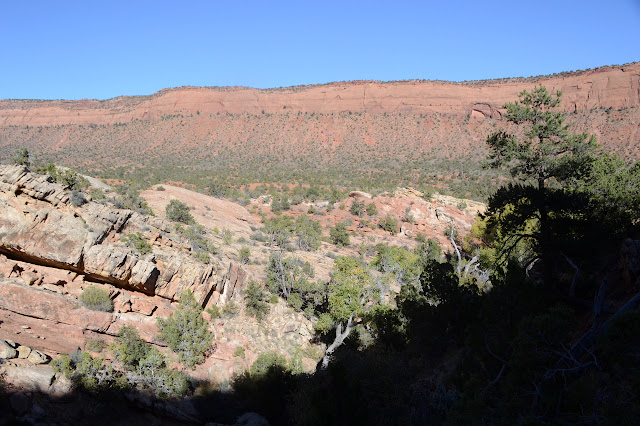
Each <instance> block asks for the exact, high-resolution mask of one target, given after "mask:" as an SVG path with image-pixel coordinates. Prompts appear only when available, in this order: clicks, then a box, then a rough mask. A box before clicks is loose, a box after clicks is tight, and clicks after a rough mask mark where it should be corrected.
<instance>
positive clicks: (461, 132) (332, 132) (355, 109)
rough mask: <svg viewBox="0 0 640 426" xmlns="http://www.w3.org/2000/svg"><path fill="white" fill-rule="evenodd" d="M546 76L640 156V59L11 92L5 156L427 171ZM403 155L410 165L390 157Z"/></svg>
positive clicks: (1, 127)
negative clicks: (387, 77)
mask: <svg viewBox="0 0 640 426" xmlns="http://www.w3.org/2000/svg"><path fill="white" fill-rule="evenodd" d="M536 84H543V85H545V86H546V87H548V88H549V89H550V90H561V91H562V92H563V101H562V105H561V107H562V108H563V109H564V110H565V111H566V112H567V113H569V115H568V122H569V123H570V124H571V125H572V129H573V130H574V131H576V132H588V133H594V134H596V135H597V137H598V141H599V143H600V144H601V145H602V146H603V147H604V148H605V149H607V150H610V151H615V152H618V153H619V154H621V155H623V156H627V157H629V158H631V159H639V158H640V144H638V137H639V136H640V63H634V64H630V65H625V66H612V67H603V68H599V69H595V70H589V71H580V72H572V73H564V74H562V75H556V76H547V77H536V78H529V79H510V80H501V81H480V82H469V83H457V84H456V83H445V82H424V81H407V82H390V83H381V82H372V81H357V82H342V83H332V84H327V85H318V86H306V87H291V88H283V89H270V90H258V89H251V88H242V87H234V88H195V87H184V88H176V89H167V90H163V91H161V92H158V93H156V94H154V95H151V96H143V97H120V98H114V99H110V100H106V101H96V100H82V101H26V100H25V101H20V100H0V159H2V158H4V159H7V158H8V157H9V156H10V155H11V153H12V152H13V151H15V149H16V148H18V147H26V148H29V149H30V150H32V151H33V152H37V153H39V154H40V155H41V156H42V157H45V158H47V159H52V160H54V161H55V162H56V163H60V164H64V165H68V166H73V167H75V168H78V167H85V168H86V169H91V170H94V171H96V170H98V171H110V172H112V171H113V169H114V168H117V167H121V166H129V167H130V168H136V169H138V170H140V169H141V168H142V169H144V170H154V171H158V168H159V167H164V169H163V170H161V172H163V173H165V176H167V175H166V173H167V170H175V168H177V167H184V168H185V169H186V170H190V171H197V173H199V174H201V173H202V172H204V173H207V172H214V173H222V174H223V175H224V176H227V175H229V174H232V175H233V174H238V173H240V174H241V175H242V176H244V177H248V176H252V178H253V179H259V180H261V181H262V180H264V177H265V176H266V177H267V179H273V180H278V179H279V178H281V176H282V174H281V173H274V172H273V170H274V169H277V171H279V172H281V171H282V170H285V171H288V172H291V173H299V172H300V171H305V172H309V173H310V175H311V176H318V175H320V174H321V173H327V170H330V169H332V170H337V171H338V172H342V171H347V172H349V173H354V171H360V170H367V171H371V172H373V173H376V172H378V171H381V170H382V171H386V172H391V171H394V170H400V173H399V175H398V177H401V176H406V174H407V173H406V170H407V169H412V168H415V162H416V160H418V161H419V164H418V167H419V168H420V169H422V170H425V171H426V170H431V169H433V166H434V165H435V164H437V161H440V160H443V161H447V160H448V159H450V158H464V159H465V160H466V161H470V162H475V161H476V160H479V159H480V158H483V157H484V156H485V155H486V147H485V143H484V141H485V140H486V137H487V135H488V134H490V133H491V132H494V131H495V130H496V128H499V127H504V126H505V123H504V120H503V119H502V115H503V113H504V111H503V109H502V106H503V105H504V104H505V103H506V102H512V101H514V100H516V99H517V96H518V94H519V93H520V92H521V91H522V90H531V89H532V88H533V87H534V86H535V85H536ZM507 129H509V127H507ZM509 130H511V129H509ZM391 156H392V157H393V158H394V159H395V160H396V161H397V162H398V166H399V167H396V168H393V167H391V166H390V165H389V164H388V162H386V163H383V162H381V161H378V160H380V159H386V158H390V157H391ZM274 166H277V167H274ZM402 166H405V167H406V168H404V169H403V167H402ZM252 172H253V173H252ZM256 172H258V173H256ZM434 172H436V174H443V173H445V172H447V171H446V170H442V169H440V170H434ZM156 175H157V174H156ZM362 176H367V175H366V174H363V175H362ZM168 179H180V176H177V175H176V176H169V177H168Z"/></svg>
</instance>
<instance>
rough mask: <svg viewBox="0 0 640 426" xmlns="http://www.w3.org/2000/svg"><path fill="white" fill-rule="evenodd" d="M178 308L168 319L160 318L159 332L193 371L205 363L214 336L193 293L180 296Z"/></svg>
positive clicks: (182, 361)
mask: <svg viewBox="0 0 640 426" xmlns="http://www.w3.org/2000/svg"><path fill="white" fill-rule="evenodd" d="M179 302H180V303H179V305H178V308H177V309H176V310H175V312H174V313H173V314H172V315H171V316H170V317H168V318H166V319H162V318H158V330H159V331H160V338H162V339H163V340H164V341H165V342H167V344H168V345H169V347H170V348H171V349H172V350H173V351H174V352H175V353H177V354H178V359H179V360H180V362H181V363H182V364H184V365H185V366H187V367H189V368H191V369H193V368H195V365H196V364H200V363H202V361H204V353H205V352H206V351H207V350H208V349H209V347H210V346H211V343H212V342H213V334H212V333H211V332H210V331H209V327H208V324H207V322H206V321H205V320H204V318H203V317H202V307H201V306H200V305H199V304H198V302H197V301H196V298H195V297H194V296H193V293H191V291H186V292H184V293H182V295H180V299H179Z"/></svg>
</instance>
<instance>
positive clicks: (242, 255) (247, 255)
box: [238, 247, 251, 265]
mask: <svg viewBox="0 0 640 426" xmlns="http://www.w3.org/2000/svg"><path fill="white" fill-rule="evenodd" d="M238 261H239V262H240V263H242V264H245V265H246V264H248V263H249V262H250V261H251V250H249V247H242V248H241V249H240V251H239V252H238Z"/></svg>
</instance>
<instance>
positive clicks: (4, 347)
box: [0, 339, 18, 359]
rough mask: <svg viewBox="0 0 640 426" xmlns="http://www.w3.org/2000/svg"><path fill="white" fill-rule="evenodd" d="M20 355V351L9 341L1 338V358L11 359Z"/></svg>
mask: <svg viewBox="0 0 640 426" xmlns="http://www.w3.org/2000/svg"><path fill="white" fill-rule="evenodd" d="M16 356H18V351H16V350H15V349H14V348H13V347H11V346H10V345H9V344H8V343H7V342H5V341H4V340H2V339H0V358H4V359H10V358H15V357H16Z"/></svg>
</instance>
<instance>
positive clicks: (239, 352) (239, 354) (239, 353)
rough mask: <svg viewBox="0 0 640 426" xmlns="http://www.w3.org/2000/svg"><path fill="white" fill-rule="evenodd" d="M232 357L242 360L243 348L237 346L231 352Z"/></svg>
mask: <svg viewBox="0 0 640 426" xmlns="http://www.w3.org/2000/svg"><path fill="white" fill-rule="evenodd" d="M233 356H235V357H239V358H242V359H244V347H242V346H238V347H237V348H236V349H235V350H234V351H233Z"/></svg>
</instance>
